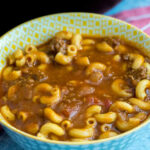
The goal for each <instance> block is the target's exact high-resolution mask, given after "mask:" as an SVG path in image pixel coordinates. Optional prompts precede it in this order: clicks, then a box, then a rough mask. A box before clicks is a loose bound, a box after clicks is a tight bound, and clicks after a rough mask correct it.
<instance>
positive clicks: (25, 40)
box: [0, 13, 150, 132]
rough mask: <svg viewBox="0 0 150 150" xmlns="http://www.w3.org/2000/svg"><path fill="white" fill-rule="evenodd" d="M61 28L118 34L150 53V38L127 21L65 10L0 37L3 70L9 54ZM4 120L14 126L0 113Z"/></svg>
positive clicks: (35, 42) (0, 67) (92, 32)
mask: <svg viewBox="0 0 150 150" xmlns="http://www.w3.org/2000/svg"><path fill="white" fill-rule="evenodd" d="M60 30H67V31H71V32H74V33H82V34H89V35H97V36H118V37H121V38H124V39H126V40H127V41H129V42H132V43H134V44H135V45H136V46H138V47H140V48H141V49H142V50H143V52H144V53H145V54H146V55H148V56H150V53H149V51H150V37H149V36H148V35H147V34H145V33H143V32H142V31H140V30H139V29H137V28H136V27H134V26H132V25H129V24H127V23H125V22H122V21H119V20H117V19H114V18H111V17H107V16H103V15H97V14H91V13H62V14H56V15H49V16H44V17H40V18H37V19H34V20H31V21H29V22H26V23H24V24H21V25H19V26H17V27H16V28H14V29H12V30H11V31H9V32H7V33H6V34H5V35H3V36H2V37H1V38H0V70H1V69H2V68H3V67H4V66H5V64H6V57H7V56H8V54H11V53H13V52H14V51H15V50H16V49H18V48H20V49H23V48H24V47H25V45H27V44H35V45H38V44H41V43H43V42H45V41H47V40H48V39H49V38H50V37H51V36H53V35H54V34H55V33H56V32H58V31H60ZM0 122H1V123H2V124H4V125H6V126H7V127H9V128H11V129H14V127H11V125H9V124H8V123H7V122H6V121H5V120H4V118H3V117H2V116H1V115H0ZM20 132H21V131H20Z"/></svg>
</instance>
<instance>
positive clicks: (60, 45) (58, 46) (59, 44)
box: [49, 38, 69, 54]
mask: <svg viewBox="0 0 150 150" xmlns="http://www.w3.org/2000/svg"><path fill="white" fill-rule="evenodd" d="M68 44H69V41H68V40H63V39H60V38H52V39H51V40H50V43H49V49H50V52H53V53H55V54H56V53H57V52H62V53H63V54H66V50H67V45H68Z"/></svg>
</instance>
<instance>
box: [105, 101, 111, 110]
mask: <svg viewBox="0 0 150 150" xmlns="http://www.w3.org/2000/svg"><path fill="white" fill-rule="evenodd" d="M111 105H112V101H111V100H110V99H105V100H104V107H105V110H108V109H109V108H110V106H111Z"/></svg>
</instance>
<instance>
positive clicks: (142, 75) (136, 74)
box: [125, 67, 148, 85]
mask: <svg viewBox="0 0 150 150" xmlns="http://www.w3.org/2000/svg"><path fill="white" fill-rule="evenodd" d="M146 78H148V76H147V70H146V68H144V67H141V68H139V69H132V68H129V69H128V70H127V74H126V75H125V79H128V80H130V81H132V83H133V84H134V85H136V84H137V82H139V81H140V80H142V79H146Z"/></svg>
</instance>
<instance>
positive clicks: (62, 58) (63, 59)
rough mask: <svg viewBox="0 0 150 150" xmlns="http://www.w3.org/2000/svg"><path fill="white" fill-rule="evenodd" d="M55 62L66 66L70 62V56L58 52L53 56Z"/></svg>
mask: <svg viewBox="0 0 150 150" xmlns="http://www.w3.org/2000/svg"><path fill="white" fill-rule="evenodd" d="M55 61H56V62H57V63H59V64H61V65H68V64H70V63H71V61H72V56H67V55H64V54H62V53H61V52H58V53H57V54H56V56H55Z"/></svg>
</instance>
